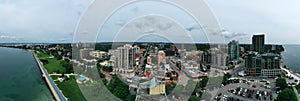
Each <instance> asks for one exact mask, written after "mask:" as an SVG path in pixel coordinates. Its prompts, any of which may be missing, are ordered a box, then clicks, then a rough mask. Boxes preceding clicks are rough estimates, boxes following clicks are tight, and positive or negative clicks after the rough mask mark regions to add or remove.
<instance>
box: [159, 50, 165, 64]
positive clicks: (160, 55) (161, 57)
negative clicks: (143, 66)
mask: <svg viewBox="0 0 300 101" xmlns="http://www.w3.org/2000/svg"><path fill="white" fill-rule="evenodd" d="M166 59H167V58H166V53H165V52H164V51H158V53H157V60H158V61H157V63H158V64H161V63H162V64H166Z"/></svg>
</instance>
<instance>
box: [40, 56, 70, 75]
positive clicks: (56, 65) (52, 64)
mask: <svg viewBox="0 0 300 101" xmlns="http://www.w3.org/2000/svg"><path fill="white" fill-rule="evenodd" d="M47 60H48V62H49V63H48V64H45V65H44V66H45V68H46V69H47V71H48V73H53V72H57V71H59V72H60V73H65V74H66V68H64V67H62V66H61V65H60V61H63V60H57V59H55V58H50V59H47Z"/></svg>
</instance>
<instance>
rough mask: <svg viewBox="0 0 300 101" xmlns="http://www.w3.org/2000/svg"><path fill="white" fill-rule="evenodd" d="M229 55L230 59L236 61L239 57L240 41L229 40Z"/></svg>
mask: <svg viewBox="0 0 300 101" xmlns="http://www.w3.org/2000/svg"><path fill="white" fill-rule="evenodd" d="M228 55H229V61H236V60H238V59H239V56H240V47H239V42H238V41H235V40H232V41H231V42H229V44H228Z"/></svg>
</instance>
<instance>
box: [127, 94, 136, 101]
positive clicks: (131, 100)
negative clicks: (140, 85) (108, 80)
mask: <svg viewBox="0 0 300 101" xmlns="http://www.w3.org/2000/svg"><path fill="white" fill-rule="evenodd" d="M125 101H135V95H131V94H129V95H128V96H127V97H126V99H125Z"/></svg>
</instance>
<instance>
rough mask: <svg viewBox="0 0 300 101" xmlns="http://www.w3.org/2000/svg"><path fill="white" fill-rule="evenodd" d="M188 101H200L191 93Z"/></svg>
mask: <svg viewBox="0 0 300 101" xmlns="http://www.w3.org/2000/svg"><path fill="white" fill-rule="evenodd" d="M188 101H200V98H199V97H197V96H194V95H192V96H191V97H190V98H189V100H188Z"/></svg>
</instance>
